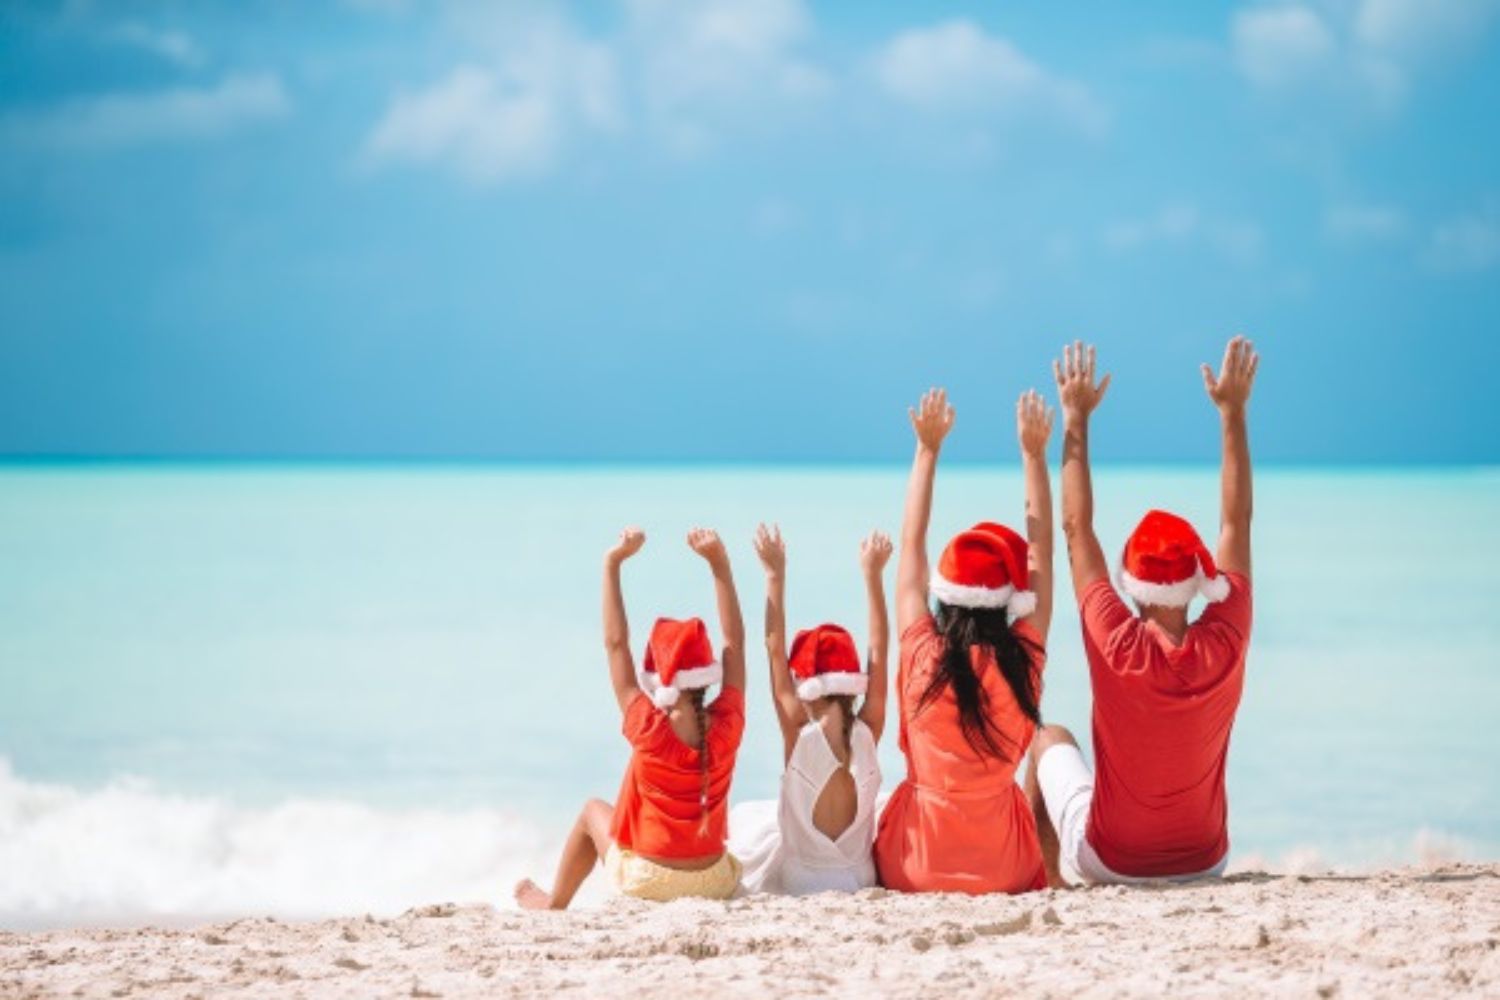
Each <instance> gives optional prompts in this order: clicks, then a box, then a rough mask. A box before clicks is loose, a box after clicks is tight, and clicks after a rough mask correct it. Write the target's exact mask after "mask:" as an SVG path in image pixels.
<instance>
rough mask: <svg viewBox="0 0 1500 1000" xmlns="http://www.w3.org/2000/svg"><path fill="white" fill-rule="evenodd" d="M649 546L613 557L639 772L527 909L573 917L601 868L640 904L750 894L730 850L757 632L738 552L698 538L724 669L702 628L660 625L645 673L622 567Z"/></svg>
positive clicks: (607, 620)
mask: <svg viewBox="0 0 1500 1000" xmlns="http://www.w3.org/2000/svg"><path fill="white" fill-rule="evenodd" d="M645 543H646V536H645V533H644V532H642V531H641V530H640V529H639V528H627V529H625V530H624V531H623V532H621V533H620V540H619V542H618V543H617V544H616V545H615V546H614V548H612V549H610V550H609V552H608V553H607V554H606V556H605V560H604V647H605V649H606V651H607V652H608V654H609V673H610V680H611V681H612V682H613V684H614V689H615V697H616V698H617V699H618V701H619V703H620V710H621V712H622V713H623V714H624V726H623V731H624V734H625V738H626V739H627V740H629V742H630V745H631V748H632V752H631V755H630V765H629V767H628V768H627V769H626V771H625V780H624V782H623V783H622V784H621V786H620V794H619V797H618V799H617V800H616V802H615V804H614V805H610V804H609V803H608V802H605V801H603V800H601V799H591V800H589V801H588V802H587V803H585V805H584V807H583V812H582V813H580V814H579V817H578V821H577V822H576V823H575V824H574V825H573V830H572V832H571V833H570V834H569V835H568V839H567V842H566V843H565V844H564V845H563V853H562V860H561V861H559V862H558V865H557V874H556V875H555V876H554V877H553V880H552V891H551V892H548V891H546V890H544V889H542V888H541V887H540V886H538V885H537V884H536V883H535V882H533V881H532V880H531V879H523V880H522V881H521V882H520V883H519V884H518V885H517V886H516V902H517V903H519V904H520V905H521V906H522V907H524V908H526V909H531V910H542V909H553V910H561V909H564V908H566V907H567V905H568V903H569V902H570V901H572V899H573V895H574V893H576V892H577V891H578V887H579V886H580V885H581V884H582V883H583V880H584V879H585V878H587V877H588V875H589V873H590V872H592V871H593V870H594V864H595V862H596V861H599V860H603V861H604V866H605V870H606V871H607V872H608V873H609V875H610V877H611V880H612V881H613V882H614V884H615V888H616V889H618V890H619V891H620V892H621V893H623V894H625V895H627V896H634V897H636V898H639V899H652V900H661V901H665V900H670V899H677V898H679V897H682V896H702V897H706V898H710V899H727V898H729V897H730V896H731V895H733V894H734V891H735V889H736V888H737V887H738V885H739V879H740V865H739V862H738V861H736V860H735V859H734V857H733V856H732V855H730V854H729V853H728V852H726V851H725V850H724V840H725V836H726V834H727V823H726V813H727V809H726V803H727V802H728V799H729V784H730V779H731V778H732V777H733V773H734V761H735V755H736V754H737V753H738V751H739V747H740V738H741V736H742V735H743V734H744V730H745V694H744V691H745V660H744V648H745V623H744V620H743V619H742V618H741V616H740V604H739V598H738V596H737V595H736V594H735V589H734V576H733V574H732V573H731V571H730V567H729V555H728V553H726V552H725V550H724V544H723V543H722V542H721V541H720V540H719V536H718V534H716V533H715V532H713V531H710V530H708V529H706V528H694V529H693V530H692V531H690V532H688V545H689V546H691V547H692V549H693V551H694V552H696V553H698V555H700V556H702V557H703V559H704V560H705V561H706V562H707V563H708V565H709V569H710V570H712V571H713V578H714V593H715V595H716V596H717V599H718V608H719V624H720V628H721V629H722V631H723V645H722V648H721V651H720V658H719V660H718V661H715V659H714V655H713V646H712V644H711V643H710V642H709V639H708V630H707V629H706V628H705V627H704V625H703V622H702V621H701V620H700V619H697V618H690V619H687V620H686V621H674V620H672V619H669V618H660V619H657V621H656V624H655V625H653V626H652V628H651V637H650V639H649V641H648V643H647V646H646V658H645V664H644V669H643V670H642V671H641V673H640V674H637V673H636V669H635V661H634V659H633V658H632V656H631V654H630V633H629V625H628V623H627V621H626V618H625V601H624V598H623V596H622V595H621V592H620V566H621V565H622V564H623V563H624V562H625V560H626V559H629V558H630V557H631V556H633V555H635V554H636V553H637V552H639V551H640V549H641V546H643V545H644V544H645ZM721 681H722V683H723V690H722V691H721V692H720V693H719V696H718V697H717V698H715V699H714V700H713V702H712V703H711V704H705V692H706V690H707V688H708V687H710V686H711V685H713V684H717V683H720V682H721Z"/></svg>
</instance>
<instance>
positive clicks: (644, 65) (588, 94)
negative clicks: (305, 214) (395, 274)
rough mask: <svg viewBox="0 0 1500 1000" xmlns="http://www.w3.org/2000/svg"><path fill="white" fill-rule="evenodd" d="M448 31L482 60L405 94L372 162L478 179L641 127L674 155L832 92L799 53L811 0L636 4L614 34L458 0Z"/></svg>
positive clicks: (373, 148) (503, 175) (534, 170)
mask: <svg viewBox="0 0 1500 1000" xmlns="http://www.w3.org/2000/svg"><path fill="white" fill-rule="evenodd" d="M448 21H449V27H450V29H451V30H452V31H453V33H454V34H455V35H456V36H458V37H460V38H462V39H463V43H464V44H465V45H466V46H467V47H468V48H469V49H470V50H471V52H473V53H474V54H473V56H472V57H471V58H470V59H469V60H468V61H467V62H466V63H465V64H464V65H462V66H460V67H458V68H455V69H453V70H451V71H450V72H449V73H448V74H447V75H446V76H444V77H443V78H442V79H440V80H438V81H437V82H435V83H433V84H431V85H430V86H428V87H426V88H423V89H420V90H416V91H413V92H408V93H405V94H401V95H398V96H397V97H396V98H395V99H394V100H393V102H392V104H391V106H390V107H389V108H388V110H387V111H386V113H385V115H384V117H383V118H382V119H381V120H380V121H379V122H378V123H377V124H376V126H375V128H374V129H373V131H372V132H371V134H370V135H369V137H368V138H367V139H366V141H365V144H364V148H363V150H362V154H361V157H362V159H363V160H364V161H365V162H366V163H372V164H380V163H390V162H406V163H427V164H436V165H442V166H447V167H449V168H451V169H453V170H454V171H456V172H457V173H459V174H461V175H462V176H464V177H467V178H469V179H470V180H473V181H476V182H479V183H496V182H502V181H507V180H512V179H518V178H522V177H527V176H536V175H539V174H542V173H545V172H546V171H548V170H550V169H552V168H553V167H555V166H556V164H557V163H558V161H559V159H560V157H561V155H562V153H563V152H564V150H565V149H566V148H568V147H569V146H570V145H573V144H577V143H579V142H582V141H585V140H587V139H589V138H592V137H597V136H599V135H603V134H609V133H614V132H619V131H623V130H624V129H625V127H626V125H627V121H628V120H629V119H632V118H636V119H637V120H638V122H639V124H640V125H641V128H642V131H643V132H644V133H646V134H650V135H652V136H655V137H657V138H659V139H661V140H662V141H663V142H664V143H665V145H666V146H667V148H668V149H669V150H671V151H673V152H677V153H683V152H688V153H691V152H696V151H698V150H701V149H703V148H705V147H706V146H708V145H711V144H712V143H713V142H714V141H715V140H716V139H717V138H718V137H719V135H720V134H721V133H722V131H723V129H724V127H725V125H726V122H728V121H730V120H732V119H734V118H735V117H736V116H737V117H739V118H740V119H742V120H743V119H749V118H762V117H764V112H765V111H766V110H767V109H768V108H771V107H774V106H776V105H777V104H780V105H782V106H786V105H791V106H795V105H798V104H801V103H804V102H806V101H808V100H809V99H811V98H814V97H817V96H819V95H821V94H822V93H824V92H825V91H826V90H827V89H828V86H829V81H828V78H827V77H826V75H825V74H824V73H823V72H822V71H821V70H820V69H818V68H817V67H816V66H814V65H813V64H811V63H809V62H806V61H804V60H801V59H800V58H798V57H797V55H796V52H795V50H796V48H797V47H798V46H799V45H800V44H801V43H802V42H803V41H804V40H805V39H806V38H807V37H808V35H809V34H810V32H811V24H812V22H811V18H810V17H809V16H808V14H807V12H806V9H805V8H804V7H803V5H802V3H801V0H701V2H691V0H628V2H627V4H626V7H625V24H624V27H623V28H622V30H621V32H620V33H619V34H618V35H616V36H612V37H606V38H586V37H584V36H582V35H581V34H580V33H579V32H578V31H577V30H576V29H575V28H574V27H573V26H572V25H571V23H569V22H568V21H567V19H566V18H565V17H564V16H563V15H561V14H559V13H557V12H556V10H554V9H550V8H545V7H535V6H511V5H497V6H490V5H477V4H456V5H454V6H453V7H452V8H451V9H450V10H449V11H448Z"/></svg>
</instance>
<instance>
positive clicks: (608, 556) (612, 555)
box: [604, 527, 646, 566]
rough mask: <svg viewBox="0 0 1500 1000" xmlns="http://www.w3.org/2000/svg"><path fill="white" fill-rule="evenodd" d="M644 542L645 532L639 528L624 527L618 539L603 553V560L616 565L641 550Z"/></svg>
mask: <svg viewBox="0 0 1500 1000" xmlns="http://www.w3.org/2000/svg"><path fill="white" fill-rule="evenodd" d="M645 544H646V533H645V532H644V531H642V530H641V529H640V528H635V527H631V528H626V529H625V530H624V531H622V532H620V540H619V541H617V542H615V544H614V545H613V546H611V547H610V550H609V551H608V552H606V553H605V554H604V558H605V561H607V562H610V563H612V564H614V565H616V566H618V565H619V564H620V563H622V562H624V561H625V560H626V559H629V558H630V557H631V556H633V555H635V554H636V553H637V552H639V551H641V546H642V545H645Z"/></svg>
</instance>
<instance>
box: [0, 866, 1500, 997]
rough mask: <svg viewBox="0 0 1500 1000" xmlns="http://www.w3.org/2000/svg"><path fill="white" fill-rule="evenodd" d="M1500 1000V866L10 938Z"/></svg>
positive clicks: (131, 974) (630, 986) (397, 982)
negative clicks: (1498, 998)
mask: <svg viewBox="0 0 1500 1000" xmlns="http://www.w3.org/2000/svg"><path fill="white" fill-rule="evenodd" d="M772 990H774V991H775V992H777V993H778V994H781V995H787V996H822V995H839V996H871V995H878V996H892V997H918V996H923V997H927V996H933V995H942V996H1005V995H1026V996H1059V997H1064V996H1065V997H1076V996H1160V995H1163V994H1179V995H1191V996H1245V995H1260V994H1264V995H1274V996H1361V997H1364V996H1392V997H1395V996H1401V997H1417V996H1436V995H1443V996H1495V995H1496V994H1497V992H1500V864H1484V865H1446V866H1434V867H1425V868H1408V869H1402V870H1395V871H1386V872H1378V873H1371V874H1361V875H1287V876H1280V875H1268V874H1259V873H1242V874H1238V875H1234V876H1231V877H1229V878H1227V879H1225V880H1224V881H1222V882H1205V883H1199V884H1194V885H1186V886H1147V887H1141V888H1130V889H1126V888H1121V887H1101V888H1091V889H1086V890H1075V891H1065V892H1056V891H1048V892H1041V893H1034V894H1031V895H1027V896H1022V897H1006V896H989V897H983V898H970V897H965V896H954V895H912V896H905V895H900V894H897V893H891V892H886V891H884V890H879V889H876V890H869V891H866V892H862V893H859V894H857V895H852V896H851V895H831V894H830V895H823V896H816V897H811V898H805V899H791V898H784V897H769V896H760V897H753V898H745V899H739V900H733V901H730V902H728V903H710V902H704V901H679V902H676V903H671V904H667V905H652V904H648V903H640V902H636V901H632V900H625V899H612V900H610V901H609V902H607V903H605V904H604V905H602V906H600V907H598V908H593V909H580V910H575V911H572V912H567V913H555V914H554V913H540V914H534V913H522V912H518V911H515V910H510V909H496V908H495V907H493V906H491V905H487V904H463V905H458V904H452V903H439V904H433V905H429V906H423V907H418V908H415V909H412V910H409V911H408V912H406V913H404V914H402V915H401V916H399V917H395V918H392V919H379V918H375V917H368V916H361V917H351V918H344V919H335V920H324V921H318V922H309V923H284V922H279V921H276V920H271V919H248V920H237V921H234V922H231V923H221V924H214V925H211V926H203V927H198V928H192V929H181V930H163V929H157V928H141V929H132V930H64V931H52V932H46V933H35V934H16V933H0V996H3V997H53V996H56V997H75V996H76V997H124V996H151V997H178V998H189V997H239V996H246V997H248V996H256V997H270V996H276V997H294V996H306V997H371V996H393V997H394V996H409V997H471V996H472V997H479V996H513V995H553V994H573V995H577V996H606V995H607V996H642V997H645V996H661V995H664V994H668V993H671V992H674V991H683V993H682V995H684V996H696V997H702V996H710V995H712V996H714V997H738V996H746V997H749V996H764V995H766V993H767V992H768V991H772Z"/></svg>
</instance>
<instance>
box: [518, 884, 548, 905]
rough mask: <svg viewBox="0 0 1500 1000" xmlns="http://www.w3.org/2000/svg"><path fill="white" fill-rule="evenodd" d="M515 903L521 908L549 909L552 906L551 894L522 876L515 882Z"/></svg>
mask: <svg viewBox="0 0 1500 1000" xmlns="http://www.w3.org/2000/svg"><path fill="white" fill-rule="evenodd" d="M516 903H517V904H519V905H520V907H521V909H523V910H550V909H551V908H552V894H551V893H549V892H543V891H542V887H541V886H539V885H537V884H536V883H535V882H533V881H531V879H529V878H523V879H522V880H521V881H519V882H517V883H516Z"/></svg>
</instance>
